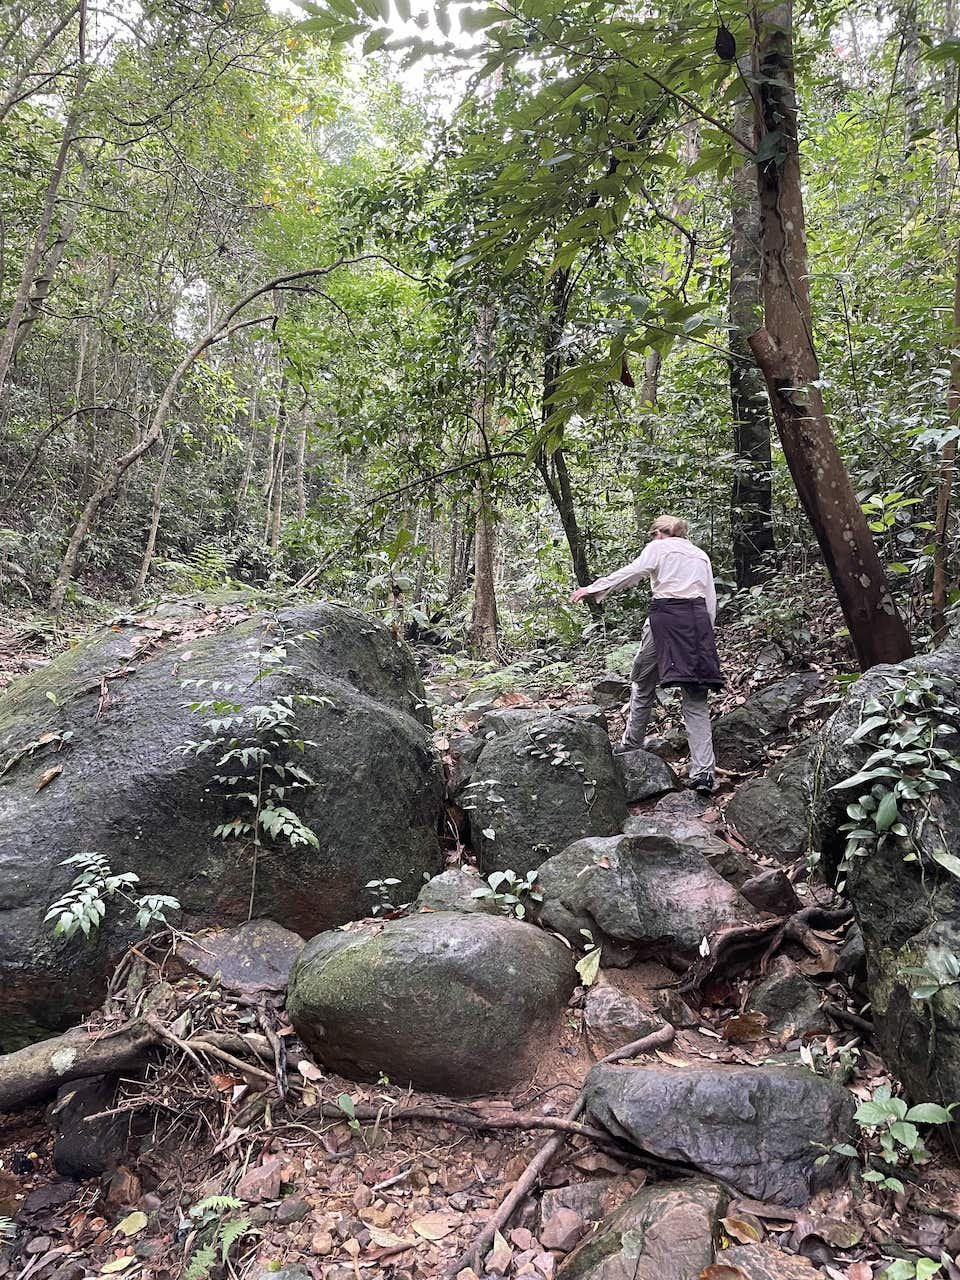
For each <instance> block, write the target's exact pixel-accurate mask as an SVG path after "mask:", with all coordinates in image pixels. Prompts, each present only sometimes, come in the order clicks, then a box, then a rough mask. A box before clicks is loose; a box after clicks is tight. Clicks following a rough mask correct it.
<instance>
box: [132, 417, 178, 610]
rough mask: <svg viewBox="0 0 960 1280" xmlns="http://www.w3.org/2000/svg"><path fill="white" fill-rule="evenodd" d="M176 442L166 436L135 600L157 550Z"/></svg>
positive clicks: (145, 579) (171, 435)
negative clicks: (161, 514) (164, 487)
mask: <svg viewBox="0 0 960 1280" xmlns="http://www.w3.org/2000/svg"><path fill="white" fill-rule="evenodd" d="M175 441H176V435H175V434H174V432H173V431H171V432H169V434H168V436H167V443H166V447H165V448H164V450H163V458H162V460H161V462H160V471H159V473H158V475H157V479H156V483H155V484H154V486H153V503H152V506H151V510H150V530H149V532H148V534H147V545H146V546H145V547H144V549H143V559H142V560H141V562H140V572H139V574H138V575H137V583H136V586H135V587H134V588H133V599H134V600H136V599H137V597H138V596H139V595H140V592H141V591H142V590H143V588H144V586H145V585H146V581H147V575H148V574H149V573H150V565H151V564H152V563H153V555H154V552H155V551H156V549H157V530H158V529H159V528H160V513H161V511H162V510H163V486H164V484H165V483H166V479H167V471H168V470H169V468H170V459H171V458H172V457H173V447H174V443H175Z"/></svg>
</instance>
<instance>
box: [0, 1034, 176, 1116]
mask: <svg viewBox="0 0 960 1280" xmlns="http://www.w3.org/2000/svg"><path fill="white" fill-rule="evenodd" d="M157 1043H158V1040H157V1033H156V1032H155V1031H154V1030H153V1028H152V1027H149V1026H148V1025H147V1024H146V1023H145V1022H139V1021H138V1022H131V1023H128V1024H127V1025H126V1026H124V1027H120V1028H119V1029H118V1030H116V1031H102V1030H100V1031H91V1030H90V1029H89V1028H86V1027H84V1028H74V1029H73V1030H71V1031H67V1032H64V1034H63V1035H62V1036H53V1037H52V1038H51V1039H49V1040H41V1041H40V1042H39V1043H37V1044H29V1045H27V1046H26V1048H24V1049H17V1050H16V1052H14V1053H7V1054H4V1055H3V1056H2V1057H0V1112H6V1111H14V1110H16V1109H17V1108H18V1107H23V1106H26V1105H27V1104H28V1103H30V1102H39V1101H41V1100H42V1099H43V1098H48V1097H49V1096H50V1095H51V1094H53V1093H56V1091H57V1090H58V1089H59V1088H60V1086H61V1085H62V1084H66V1083H67V1081H68V1080H81V1079H83V1077H84V1076H97V1075H101V1074H103V1073H104V1072H109V1071H127V1070H129V1069H130V1068H131V1067H133V1066H135V1065H136V1064H137V1063H139V1062H142V1061H143V1059H144V1057H145V1056H146V1054H147V1052H148V1051H149V1050H150V1049H153V1048H155V1047H156V1045H157Z"/></svg>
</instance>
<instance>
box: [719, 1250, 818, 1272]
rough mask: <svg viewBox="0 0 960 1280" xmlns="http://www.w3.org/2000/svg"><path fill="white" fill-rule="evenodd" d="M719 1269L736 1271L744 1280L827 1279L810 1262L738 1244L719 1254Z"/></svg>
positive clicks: (792, 1254)
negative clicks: (731, 1268) (734, 1268)
mask: <svg viewBox="0 0 960 1280" xmlns="http://www.w3.org/2000/svg"><path fill="white" fill-rule="evenodd" d="M717 1265H718V1266H724V1267H736V1268H737V1269H738V1270H739V1271H740V1272H741V1273H742V1276H743V1280H819V1278H820V1277H821V1276H823V1275H824V1272H822V1271H818V1270H817V1268H816V1267H815V1266H814V1265H813V1263H812V1262H810V1261H809V1260H808V1259H807V1258H804V1257H801V1255H800V1254H798V1253H784V1252H783V1250H782V1249H778V1248H776V1246H774V1245H772V1244H739V1245H733V1246H731V1247H730V1248H729V1249H722V1250H721V1251H720V1252H719V1253H718V1254H717ZM738 1280H739V1277H738Z"/></svg>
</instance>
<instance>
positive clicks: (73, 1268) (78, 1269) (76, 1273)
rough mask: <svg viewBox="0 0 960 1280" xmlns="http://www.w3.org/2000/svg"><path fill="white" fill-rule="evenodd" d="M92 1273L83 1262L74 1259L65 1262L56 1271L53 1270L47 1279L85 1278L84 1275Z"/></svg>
mask: <svg viewBox="0 0 960 1280" xmlns="http://www.w3.org/2000/svg"><path fill="white" fill-rule="evenodd" d="M89 1274H90V1269H89V1268H88V1267H86V1266H84V1264H83V1263H82V1262H77V1261H76V1259H73V1260H72V1261H70V1262H64V1263H62V1264H61V1265H60V1266H59V1267H57V1269H56V1271H51V1273H50V1275H49V1276H48V1277H47V1280H84V1277H85V1276H87V1275H89Z"/></svg>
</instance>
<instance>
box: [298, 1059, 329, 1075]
mask: <svg viewBox="0 0 960 1280" xmlns="http://www.w3.org/2000/svg"><path fill="white" fill-rule="evenodd" d="M297 1070H298V1071H299V1072H300V1074H301V1075H302V1076H303V1078H304V1080H322V1079H323V1072H322V1071H321V1070H320V1068H319V1067H317V1066H314V1064H313V1063H312V1062H310V1061H308V1059H306V1058H301V1059H300V1061H299V1062H298V1063H297Z"/></svg>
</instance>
